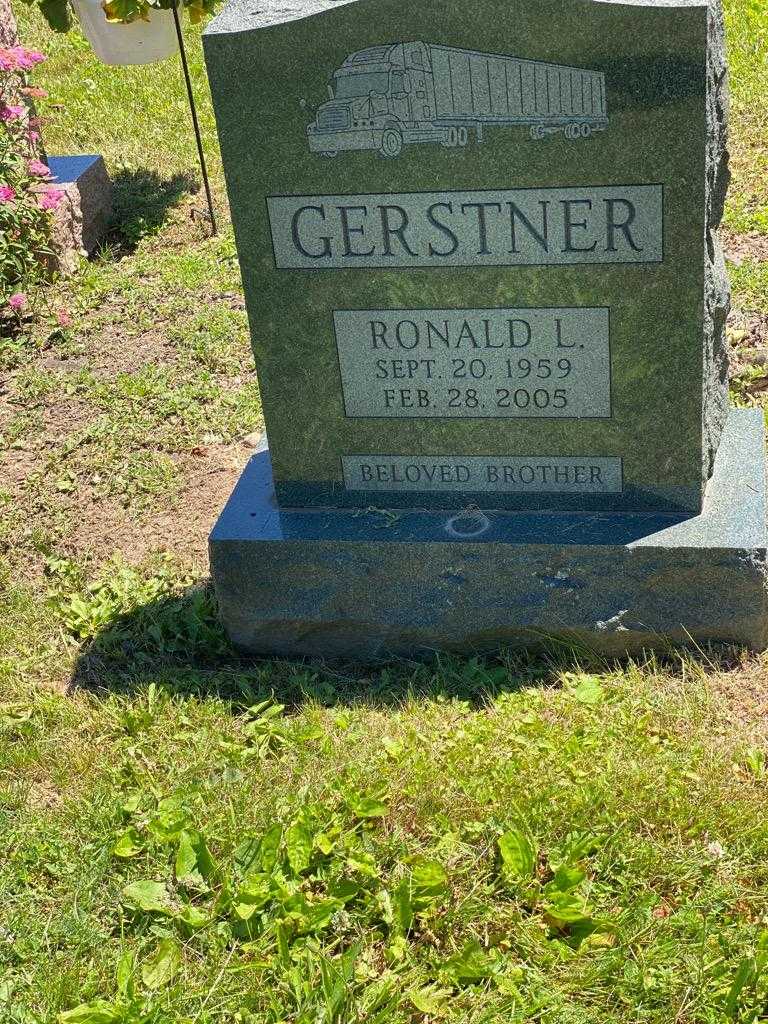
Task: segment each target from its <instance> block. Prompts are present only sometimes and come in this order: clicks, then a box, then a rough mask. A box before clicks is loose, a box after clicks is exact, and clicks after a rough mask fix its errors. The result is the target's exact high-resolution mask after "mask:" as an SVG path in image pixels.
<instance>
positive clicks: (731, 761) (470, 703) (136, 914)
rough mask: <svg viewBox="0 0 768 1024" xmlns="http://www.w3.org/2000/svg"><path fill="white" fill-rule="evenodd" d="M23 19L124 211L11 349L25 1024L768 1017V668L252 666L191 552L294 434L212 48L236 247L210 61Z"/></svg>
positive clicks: (758, 161)
mask: <svg viewBox="0 0 768 1024" xmlns="http://www.w3.org/2000/svg"><path fill="white" fill-rule="evenodd" d="M20 13H21V14H22V21H23V30H24V36H25V39H26V40H27V41H28V42H30V43H33V44H35V45H38V46H40V47H42V48H43V49H45V50H47V51H48V52H50V53H51V60H50V62H49V63H48V64H47V65H45V66H44V69H43V70H42V72H41V75H40V78H41V80H42V81H43V83H44V84H45V85H46V86H47V87H48V88H49V90H50V91H51V93H52V100H54V101H56V102H59V103H60V104H61V108H60V109H54V108H53V107H51V106H50V105H49V108H48V109H47V110H46V111H45V113H46V114H47V115H48V116H50V117H51V118H52V119H53V121H52V123H51V124H49V125H48V126H47V132H46V141H47V146H48V149H49V151H50V152H76V151H85V152H89V151H100V152H103V153H104V155H105V157H106V159H107V162H108V164H109V166H110V169H111V171H112V173H113V175H114V176H115V178H116V182H117V186H118V187H117V209H116V220H115V228H114V231H113V233H112V235H111V237H110V239H109V241H108V244H107V245H106V247H105V249H104V252H103V253H102V254H101V256H100V257H99V258H97V259H96V260H94V261H92V262H91V263H88V264H84V265H83V267H82V268H81V271H80V273H79V274H78V275H77V276H76V277H74V278H73V279H71V280H70V281H63V282H59V283H57V284H56V285H55V286H54V288H52V290H51V292H50V294H49V303H50V309H49V310H48V311H43V313H42V314H41V316H40V318H39V320H38V321H36V322H35V323H34V324H31V325H30V328H29V331H28V332H25V333H23V334H22V335H20V336H19V337H17V338H14V339H6V340H4V341H3V342H2V343H0V368H1V369H2V373H3V377H4V385H3V392H2V395H0V403H2V404H0V435H1V438H2V440H1V441H0V512H1V513H2V515H1V516H0V595H1V596H0V605H1V606H2V615H0V851H1V852H0V1021H1V1022H2V1024H6V1022H8V1024H59V1022H65V1024H66V1022H67V1021H69V1022H70V1024H72V1022H75V1021H80V1022H81V1024H83V1022H86V1024H87V1022H90V1024H97V1022H100V1024H138V1022H141V1021H145V1022H147V1024H373V1022H375V1021H380V1022H382V1024H383V1022H387V1024H390V1022H392V1024H430V1022H434V1021H446V1022H448V1024H480V1022H484V1024H491V1022H505V1024H506V1022H509V1021H515V1020H533V1021H541V1022H543V1024H611V1022H621V1024H636V1022H650V1024H725V1022H729V1021H731V1022H733V1021H735V1022H738V1024H757V1022H759V1021H760V1020H766V1019H768V974H766V973H765V971H766V964H767V963H768V938H767V934H768V896H767V895H766V893H768V887H767V885H766V883H768V869H767V868H766V864H768V825H767V824H766V817H765V805H766V796H767V795H768V730H767V729H766V725H765V721H766V719H765V716H766V713H768V698H766V696H765V694H766V690H767V688H768V672H766V662H765V659H764V658H748V657H746V656H742V655H740V654H739V653H738V652H726V653H725V654H722V653H721V654H718V655H714V654H713V655H711V659H710V657H708V656H707V655H706V654H705V653H703V652H702V653H700V654H699V655H697V656H690V655H689V656H686V657H684V658H682V657H681V658H672V659H670V660H669V661H668V662H667V663H666V664H660V663H657V662H654V661H649V662H647V663H642V664H629V665H624V666H610V665H603V664H599V663H598V664H588V663H585V664H579V663H578V662H577V660H576V659H575V658H574V656H573V655H572V654H570V655H569V654H568V653H567V652H565V651H560V652H557V651H555V652H552V654H551V656H550V657H549V658H546V657H535V658H534V657H533V656H530V657H528V656H524V655H513V654H505V655H502V656H500V657H499V658H494V659H478V658H464V659H459V658H443V659H440V660H439V661H437V662H436V663H434V664H431V665H414V664H410V663H396V664H392V665H388V666H378V667H375V668H369V669H364V668H360V667H359V666H335V667H334V666H326V667H323V666H317V665H309V664H298V663H290V662H246V661H241V660H240V659H238V657H237V656H236V654H235V653H234V652H233V651H232V650H231V648H230V646H229V643H228V641H227V639H226V637H225V636H224V635H223V633H222V631H221V629H220V627H219V625H218V623H217V620H216V608H215V602H214V600H213V597H212V595H211V593H210V590H209V589H208V587H207V584H206V582H205V573H206V565H205V563H204V561H203V560H202V559H201V557H200V556H199V555H197V556H193V555H192V554H191V553H190V548H189V545H190V533H189V531H188V530H187V531H185V525H186V523H187V521H188V519H189V518H190V514H191V511H192V508H193V506H195V504H196V502H197V500H198V491H199V490H200V488H202V487H203V486H204V482H205V481H206V480H209V481H212V483H210V484H209V487H210V491H209V496H210V495H212V496H213V499H214V500H213V504H214V505H216V506H217V507H218V506H220V505H221V503H222V502H223V500H224V497H225V490H226V489H227V488H225V486H224V484H223V483H221V482H220V481H222V480H223V475H222V474H223V471H224V469H225V468H226V466H227V465H228V462H227V460H228V459H229V460H232V461H233V462H234V463H239V464H242V463H243V462H244V461H245V458H246V457H247V454H248V449H247V448H245V447H244V446H243V445H242V443H241V439H242V437H243V436H244V435H246V434H249V433H251V432H253V431H256V430H258V429H259V427H260V424H261V412H260V404H259V396H258V390H257V387H256V382H255V378H254V377H253V375H252V373H251V369H250V368H251V355H250V349H249V344H248V337H247V324H246V318H245V313H244V311H243V308H242V302H241V301H240V299H239V278H238V271H237V263H236V259H235V256H234V246H233V242H232V235H231V228H230V227H229V225H228V224H227V223H226V216H225V211H226V206H225V201H224V194H223V183H222V178H221V170H220V165H219V162H218V153H217V147H216V141H215V133H214V128H213V119H212V114H211V110H210V102H209V98H208V95H207V86H206V83H205V75H204V71H203V67H202V62H201V57H200V47H199V35H198V33H197V32H196V31H188V33H187V38H188V43H189V49H190V60H191V65H192V72H193V76H194V80H195V87H196V90H197V94H198V97H199V100H200V112H201V119H202V125H203V131H204V137H205V145H206V152H207V155H208V159H209V163H210V166H211V171H212V177H213V183H214V191H215V195H216V201H217V205H218V208H219V210H220V211H221V213H222V222H223V223H222V227H223V230H222V233H221V235H220V237H219V238H217V239H209V238H207V231H206V228H205V222H204V220H201V219H200V217H199V216H198V215H197V211H198V210H199V209H200V208H201V207H202V205H203V204H202V199H201V196H200V194H199V192H198V193H195V194H193V195H190V193H189V191H188V190H189V187H190V182H192V181H193V180H194V179H195V178H196V177H197V175H198V172H197V170H196V162H195V153H194V145H193V141H192V136H191V132H189V131H188V130H187V129H186V125H187V124H188V122H187V111H186V106H185V100H184V94H183V86H182V82H181V78H180V74H179V69H178V65H177V63H176V62H173V61H169V62H166V63H164V64H161V65H157V66H150V67H147V68H133V69H125V68H117V69H115V68H107V67H105V66H102V65H99V64H98V63H97V62H96V61H95V60H94V59H93V58H92V56H91V54H90V51H89V49H88V48H87V46H86V45H85V44H84V43H83V41H82V40H81V39H80V37H79V36H78V35H76V34H72V35H70V36H68V37H66V38H62V37H52V36H50V35H49V34H47V32H46V31H45V30H44V29H43V27H42V24H41V22H40V21H39V19H38V17H37V15H36V14H35V13H30V12H28V11H26V10H25V11H22V12H20ZM727 20H728V27H729V30H730V57H731V67H732V88H733V149H734V168H735V180H734V187H733V189H732V192H731V198H730V201H729V206H728V211H727V222H728V225H729V227H730V228H731V230H732V231H737V232H745V231H757V232H762V233H763V234H765V233H766V232H768V222H767V221H766V214H765V210H766V199H768V193H767V192H766V185H765V182H766V180H768V179H767V177H766V171H767V170H768V167H766V152H767V146H768V130H767V129H766V125H765V118H764V110H765V106H766V98H768V80H767V79H768V71H766V64H765V60H764V54H765V49H766V16H765V13H764V11H762V10H761V9H760V7H759V5H756V4H755V3H753V2H751V0H730V2H729V3H728V4H727ZM150 113H151V117H150V116H148V115H149V114H150ZM764 268H765V264H762V263H758V262H757V261H755V260H750V259H746V260H745V261H744V262H743V263H742V264H741V265H740V266H739V267H738V268H736V269H735V271H734V273H733V277H734V287H735V301H736V303H737V305H738V306H739V307H740V308H741V309H743V310H752V311H755V312H761V311H762V312H766V311H768V306H767V305H766V303H768V281H767V280H766V277H765V271H764ZM60 310H64V311H66V313H67V316H68V318H69V319H70V320H71V323H69V324H68V325H66V324H65V325H64V326H62V325H61V323H59V322H58V319H57V311H60ZM65 319H66V318H65ZM761 372H762V371H760V370H759V369H757V368H752V369H749V371H748V373H747V376H748V378H749V380H750V381H752V380H753V379H755V378H756V377H757V376H759V374H760V373H761ZM739 393H740V392H739ZM742 397H743V396H742ZM744 400H746V399H744ZM749 401H750V402H752V403H756V402H761V401H764V398H761V397H759V396H758V397H757V398H750V399H749ZM208 465H210V471H209V472H203V471H201V470H200V468H199V467H200V466H202V467H206V466H208ZM169 521H170V522H171V523H172V524H173V531H172V534H171V536H172V539H171V540H170V541H169V540H168V532H167V530H166V531H165V532H163V523H167V522H169ZM83 522H85V523H87V524H90V525H89V526H88V527H87V528H86V529H84V528H83V526H82V524H83ZM96 525H98V526H99V527H100V529H99V530H98V531H96V530H95V526H96ZM92 532H93V533H94V535H95V534H96V533H98V537H97V538H96V540H93V539H92ZM200 532H201V535H202V527H201V528H200ZM133 538H141V539H142V541H146V543H144V546H143V548H142V552H141V555H140V556H135V555H134V554H133V553H132V552H133V549H132V547H131V544H130V543H129V540H132V539H133ZM197 542H198V547H199V546H200V543H201V537H198V538H197ZM264 702H267V703H264ZM281 705H282V707H281ZM278 828H279V829H280V830H281V831H280V839H279V842H277V844H276V847H275V850H274V853H273V854H269V852H268V848H269V845H270V838H271V839H272V840H275V839H276V837H277V829H278ZM265 837H266V838H265ZM259 843H260V844H261V845H260V846H259ZM140 883H145V884H144V885H143V886H142V885H141V884H140ZM147 883H151V884H149V885H148V884H147ZM137 885H138V888H137ZM142 904H143V906H144V909H142ZM78 1007H80V1009H77V1008H78ZM68 1014H69V1015H68ZM62 1015H63V1016H62Z"/></svg>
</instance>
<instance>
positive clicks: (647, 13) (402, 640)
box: [204, 0, 765, 656]
mask: <svg viewBox="0 0 768 1024" xmlns="http://www.w3.org/2000/svg"><path fill="white" fill-rule="evenodd" d="M204 45H205V55H206V62H207V66H208V73H209V77H210V81H211V89H212V94H213V99H214V107H215V111H216V119H217V125H218V131H219V138H220V142H221V148H222V155H223V160H224V168H225V174H226V178H227V186H228V191H229V198H230V205H231V209H232V216H233V222H234V227H235V235H236V241H237V247H238V254H239V259H240V265H241V270H242V275H243V283H244V288H245V294H246V302H247V306H248V312H249V318H250V323H251V331H252V338H253V347H254V353H255V356H256V363H257V370H258V373H259V380H260V385H261V393H262V399H263V404H264V414H265V419H266V426H267V434H268V437H269V452H268V453H267V452H266V451H265V452H263V453H260V454H258V455H257V456H255V458H254V461H253V463H252V465H251V466H250V467H249V468H248V469H247V470H246V473H245V475H244V478H243V480H241V483H240V485H239V486H238V489H237V490H236V492H235V495H233V498H232V500H231V502H230V504H229V505H228V507H227V509H226V510H225V512H224V514H223V516H222V519H221V520H220V522H219V524H218V526H217V527H216V529H215V530H214V533H213V535H212V539H211V557H212V567H213V574H214V579H215V582H216V585H217V589H218V592H219V597H220V602H221V606H222V612H223V615H224V620H225V623H226V624H227V626H228V628H229V629H230V632H231V633H232V635H233V636H234V637H235V639H236V640H237V642H238V643H240V644H241V645H243V646H244V647H247V648H249V649H252V650H258V651H280V652H284V653H294V654H296V653H320V654H323V653H326V654H327V653H341V654H355V655H364V656H375V655H380V654H386V653H418V652H420V651H424V650H430V649H434V648H441V647H452V648H458V649H466V648H468V647H478V646H480V647H491V646H494V645H498V644H499V643H503V642H514V641H523V642H530V640H531V639H536V638H541V637H543V636H552V635H558V636H559V635H569V636H573V637H578V638H580V639H582V640H587V641H589V642H594V643H596V644H597V645H598V646H600V647H602V648H603V649H606V648H608V647H610V648H616V649H619V648H623V649H626V648H630V647H632V646H633V645H635V646H636V645H637V644H638V643H647V642H648V641H649V638H650V637H662V638H669V639H677V640H680V639H684V638H685V637H686V636H689V635H691V636H698V637H714V638H718V639H727V638H729V637H730V638H732V639H736V640H742V641H745V642H748V643H751V644H753V645H756V646H759V645H760V644H761V643H762V636H763V633H762V629H763V626H762V622H763V618H762V616H763V613H764V608H763V605H764V600H765V597H764V590H763V577H764V571H763V570H764V562H765V557H764V548H765V544H764V536H763V535H764V532H765V530H764V523H763V522H762V519H761V520H760V523H758V522H757V520H756V519H755V518H754V517H755V516H756V515H757V512H756V510H755V504H754V502H753V501H750V502H748V503H742V504H743V507H744V508H746V507H747V506H748V508H749V509H750V512H749V516H751V518H750V519H749V524H748V528H747V527H746V526H745V530H746V533H745V534H744V537H740V536H739V534H738V529H737V530H736V533H730V534H729V542H728V543H727V544H725V545H724V549H725V550H727V552H728V554H727V557H726V563H725V565H726V567H725V568H722V572H721V573H720V577H718V578H717V580H715V581H714V582H712V583H711V589H712V595H711V596H712V598H713V601H714V603H713V604H712V605H711V608H710V606H709V605H707V604H706V602H703V603H702V601H701V600H700V599H699V604H698V607H697V605H696V600H697V598H698V595H699V593H700V591H701V588H702V586H703V585H704V578H705V577H706V579H708V580H712V579H713V577H712V566H713V564H715V563H717V564H718V565H720V562H718V561H717V560H718V558H719V557H720V555H721V554H722V551H721V547H722V545H721V544H720V541H722V540H723V536H722V531H721V533H720V534H717V538H719V539H717V543H716V542H715V540H716V538H715V534H716V533H717V530H715V534H713V535H712V536H709V531H710V527H712V514H713V513H712V509H713V508H714V507H715V506H717V508H718V509H720V511H719V513H718V515H722V514H723V511H722V510H723V508H724V507H725V506H727V504H728V501H729V500H738V496H737V495H738V493H744V494H746V493H747V492H748V493H749V495H750V496H751V495H754V494H758V495H760V494H764V490H765V484H764V479H763V463H762V455H761V456H760V457H759V458H747V457H746V456H740V455H739V451H738V449H739V443H740V439H741V443H742V444H747V443H749V444H750V445H753V446H754V445H757V446H758V448H759V447H760V445H761V440H760V438H761V436H762V434H761V430H762V427H761V426H760V425H757V421H756V419H755V418H754V417H752V418H750V414H746V416H744V415H742V416H740V417H738V416H737V417H732V419H731V421H730V422H729V419H728V404H727V366H726V354H725V346H724V322H725V316H726V313H727V307H728V284H727V278H726V275H725V269H724V263H723V259H722V253H721V249H720V245H719V241H718V238H717V233H716V229H717V227H718V224H719V221H720V218H721V216H722V210H723V203H724V198H725V192H726V188H727V179H728V171H727V149H726V131H727V89H726V69H725V60H724V51H723V31H722V16H721V12H720V9H719V6H718V4H717V3H716V2H715V0H710V2H707V0H666V2H658V0H657V2H653V0H633V2H630V3H626V2H613V0H538V2H537V3H530V2H529V0H481V2H480V3H478V4H473V5H471V7H469V6H468V5H467V4H464V3H458V2H455V0H454V2H446V0H425V2H424V3H422V4H419V5H412V4H406V3H404V2H403V0H375V2H374V0H352V2H349V0H341V2H339V0H333V2H332V0H328V2H325V0H313V2H310V3H296V2H295V0H281V3H280V4H277V3H276V2H275V3H271V2H269V3H261V4H260V5H259V6H258V8H256V7H254V5H253V4H252V3H245V2H243V0H232V2H230V3H229V5H228V6H227V7H226V8H225V9H224V11H223V12H222V13H221V14H220V15H219V16H218V17H217V18H215V19H214V20H213V21H212V22H211V24H210V25H209V26H208V28H207V30H206V32H205V36H204ZM753 420H754V422H753ZM758 435H759V436H758ZM723 437H726V439H727V444H724V447H723V452H721V454H720V456H719V459H718V448H719V446H720V443H721V439H722V438H723ZM751 454H752V455H754V452H752V453H751ZM727 457H729V458H732V459H736V460H737V466H736V467H734V466H729V465H720V463H723V460H724V459H725V458H727ZM738 465H741V466H742V467H743V472H742V474H741V477H739V472H741V471H740V470H739V469H738ZM750 474H751V475H750ZM736 478H739V479H742V478H743V487H742V491H739V488H738V487H737V488H736V492H737V493H736V494H734V491H733V488H734V480H735V479H736ZM724 480H728V481H729V482H728V485H727V486H728V489H729V490H728V493H720V492H718V491H717V488H718V483H717V481H720V482H722V481H724ZM272 482H273V483H272ZM273 487H274V490H273ZM744 488H746V490H744ZM716 492H717V493H716ZM708 503H709V505H708ZM758 505H759V499H758ZM377 510H390V511H389V512H386V513H381V512H379V511H377ZM391 510H395V511H391ZM729 515H730V513H729ZM742 521H743V516H742V517H741V518H739V517H736V518H733V520H732V524H731V525H732V526H734V527H736V526H737V523H739V522H742ZM382 522H383V523H384V524H390V525H389V527H388V528H387V529H386V530H385V531H384V534H385V535H383V533H382ZM691 523H693V524H695V525H694V526H692V525H691ZM675 524H677V526H678V527H679V530H682V531H683V532H679V530H678V533H677V534H675ZM712 528H713V529H714V527H712ZM660 530H661V531H663V538H664V540H663V541H661V540H659V541H658V544H657V540H658V537H657V535H658V531H660ZM670 531H671V532H670ZM692 531H693V532H692ZM694 536H695V538H696V540H695V543H693V542H692V538H693V537H694ZM758 537H760V538H761V542H760V543H759V544H756V543H753V542H754V541H755V540H756V538H758ZM745 538H746V539H745ZM742 541H744V543H742ZM596 546H597V547H598V548H599V549H600V550H599V557H598V556H597V555H596V552H595V547H596ZM657 548H658V550H659V551H660V552H661V553H660V554H658V556H657V555H654V557H653V558H652V559H651V560H650V562H646V561H644V560H643V559H641V558H639V557H638V556H637V555H636V554H633V555H632V556H629V555H628V552H630V551H632V552H635V551H637V550H639V549H643V550H644V551H645V552H647V551H648V550H653V551H654V552H656V551H657ZM715 548H717V552H719V554H718V553H715V551H714V549H715ZM692 550H694V551H695V556H694V557H693V563H691V562H690V556H691V551H692ZM745 550H748V551H749V552H750V555H749V556H748V557H746V558H745V557H744V554H743V552H744V551H745ZM683 551H684V552H685V553H684V555H683V554H682V553H681V552H683ZM735 552H738V553H735ZM676 559H678V560H679V561H678V562H676V561H675V560H676ZM713 560H714V561H713ZM694 565H695V567H696V568H694V567H693V566H694ZM731 565H733V567H734V569H733V571H734V572H740V573H741V575H740V576H739V579H738V583H736V582H735V581H734V580H731V581H730V583H729V584H728V588H727V589H728V592H729V593H730V595H731V605H733V602H734V601H735V600H736V597H735V595H736V594H739V595H741V596H740V597H739V600H741V599H742V598H743V597H744V596H745V595H747V597H748V599H749V600H750V601H753V602H754V604H755V608H756V609H758V611H757V612H755V613H754V614H753V613H750V615H749V616H747V617H746V618H745V614H744V609H743V608H740V609H739V611H738V612H737V611H736V610H733V611H732V612H729V610H728V607H723V599H724V595H723V593H722V592H721V591H722V583H721V582H718V580H726V579H727V578H728V576H729V571H730V570H729V568H728V567H730V566H731ZM494 566H495V567H496V570H495V571H494ZM632 567H634V569H633V568H632ZM635 570H636V571H637V575H636V576H635V575H633V572H634V571H635ZM718 571H719V570H718ZM606 573H609V574H610V573H612V574H613V577H614V585H613V588H611V587H609V586H607V585H606V584H605V582H604V580H605V575H606ZM627 573H628V574H629V575H627ZM659 573H661V578H660V577H659ZM745 573H746V575H744V574H745ZM702 574H703V575H702ZM715 576H717V574H715ZM361 579H362V580H364V581H365V582H364V583H363V584H362V585H361V584H360V580H361ZM353 580H354V581H355V584H354V586H353V585H352V581H353ZM617 586H618V591H617V590H616V587H617ZM353 593H354V597H352V595H353ZM649 594H650V595H652V596H651V597H649ZM395 595H397V599H395ZM621 595H623V596H621ZM643 595H645V596H643ZM648 600H650V601H651V604H650V605H648ZM425 602H428V603H429V606H430V612H429V614H426V613H425V612H424V611H423V609H424V608H425ZM726 603H727V602H726ZM617 604H618V605H621V606H622V607H619V608H617V607H615V605H617ZM458 606H461V611H460V613H459V612H458V611H457V607H458ZM704 606H706V608H705V607H704ZM718 609H719V611H718V614H717V615H715V610H718ZM753 611H754V610H753ZM713 615H714V619H713V621H711V622H710V621H709V619H710V618H712V616H713ZM729 618H730V624H729V622H728V620H729ZM715 619H716V620H717V621H715ZM747 619H748V624H747ZM758 622H760V623H761V625H760V630H758V629H757V626H756V623H758ZM606 624H607V625H606ZM758 634H759V635H758ZM607 636H610V637H611V638H612V639H611V641H610V643H609V642H607V640H606V637H607ZM616 638H618V639H616Z"/></svg>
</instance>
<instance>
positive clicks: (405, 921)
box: [392, 877, 413, 935]
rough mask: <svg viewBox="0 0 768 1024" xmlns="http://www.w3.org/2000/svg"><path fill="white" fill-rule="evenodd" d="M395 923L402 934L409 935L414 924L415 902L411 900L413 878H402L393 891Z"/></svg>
mask: <svg viewBox="0 0 768 1024" xmlns="http://www.w3.org/2000/svg"><path fill="white" fill-rule="evenodd" d="M392 913H393V918H394V922H393V923H394V924H395V927H396V928H397V930H398V931H399V932H400V933H401V934H402V935H407V934H408V932H409V931H410V930H411V925H412V924H413V903H412V902H411V880H410V878H407V877H406V878H401V879H400V881H399V882H398V884H397V886H396V887H395V890H394V892H393V893H392Z"/></svg>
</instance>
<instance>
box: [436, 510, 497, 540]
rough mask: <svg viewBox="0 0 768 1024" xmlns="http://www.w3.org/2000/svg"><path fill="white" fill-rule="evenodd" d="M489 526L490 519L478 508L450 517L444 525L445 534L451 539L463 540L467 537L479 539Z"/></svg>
mask: <svg viewBox="0 0 768 1024" xmlns="http://www.w3.org/2000/svg"><path fill="white" fill-rule="evenodd" d="M490 525H491V521H490V519H489V518H488V516H487V515H485V513H484V512H481V511H480V509H479V508H478V509H465V510H464V511H463V512H459V514H458V515H455V516H451V518H450V519H449V520H448V522H447V523H446V524H445V532H446V533H448V534H450V535H451V537H457V538H459V539H460V540H463V539H465V538H467V537H479V536H480V535H481V534H483V533H485V531H486V530H487V529H488V527H489V526H490Z"/></svg>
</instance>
